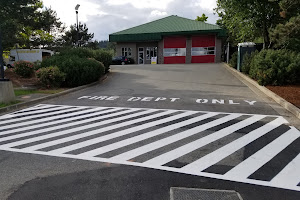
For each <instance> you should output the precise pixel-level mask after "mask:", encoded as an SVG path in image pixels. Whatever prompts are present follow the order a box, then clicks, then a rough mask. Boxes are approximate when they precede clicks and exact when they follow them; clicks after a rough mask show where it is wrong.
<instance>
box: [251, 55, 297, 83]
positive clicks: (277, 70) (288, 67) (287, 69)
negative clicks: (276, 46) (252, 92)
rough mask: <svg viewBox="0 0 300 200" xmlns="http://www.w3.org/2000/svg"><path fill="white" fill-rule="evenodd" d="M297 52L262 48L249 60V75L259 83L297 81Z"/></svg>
mask: <svg viewBox="0 0 300 200" xmlns="http://www.w3.org/2000/svg"><path fill="white" fill-rule="evenodd" d="M299 63H300V58H299V54H297V53H295V52H292V51H289V50H262V51H261V52H259V53H258V54H257V55H255V56H254V58H253V60H252V62H251V68H250V72H249V74H250V77H251V78H253V79H256V80H257V81H258V83H259V84H261V85H285V84H295V83H298V82H299V70H300V67H299Z"/></svg>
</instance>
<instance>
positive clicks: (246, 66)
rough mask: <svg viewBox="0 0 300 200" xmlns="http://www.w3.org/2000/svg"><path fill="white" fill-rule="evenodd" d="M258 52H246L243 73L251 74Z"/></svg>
mask: <svg viewBox="0 0 300 200" xmlns="http://www.w3.org/2000/svg"><path fill="white" fill-rule="evenodd" d="M256 54H258V51H255V52H252V53H251V54H249V53H246V54H245V55H244V56H243V62H242V72H243V73H245V74H249V71H250V68H251V63H252V60H253V58H254V56H255V55H256Z"/></svg>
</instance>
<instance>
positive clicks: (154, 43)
mask: <svg viewBox="0 0 300 200" xmlns="http://www.w3.org/2000/svg"><path fill="white" fill-rule="evenodd" d="M139 47H143V48H144V63H145V64H151V58H150V60H147V59H146V53H147V52H146V49H147V47H158V43H157V42H138V43H136V49H137V50H138V48H139ZM137 59H138V55H137V57H136V60H137ZM136 63H137V62H136Z"/></svg>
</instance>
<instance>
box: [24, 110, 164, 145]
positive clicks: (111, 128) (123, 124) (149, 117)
mask: <svg viewBox="0 0 300 200" xmlns="http://www.w3.org/2000/svg"><path fill="white" fill-rule="evenodd" d="M153 112H155V110H146V111H143V112H139V113H135V114H131V115H127V116H124V117H119V118H115V119H111V120H108V121H105V122H103V123H104V124H108V123H113V122H117V121H121V120H126V119H130V118H133V117H138V116H141V115H145V114H151V113H153ZM161 115H163V114H161V113H159V114H155V115H153V114H152V115H149V116H146V117H143V118H139V119H137V120H131V121H127V122H123V123H120V124H117V125H111V126H108V127H105V128H100V129H96V130H93V131H89V132H85V133H81V134H77V135H73V136H70V137H65V138H62V139H57V140H53V141H49V142H45V143H41V144H37V145H34V146H30V147H27V148H25V149H27V150H30V151H32V150H38V149H43V148H46V147H50V146H53V145H57V144H62V143H65V142H70V141H73V140H77V139H81V138H85V137H88V136H92V135H95V134H99V133H101V132H104V131H107V130H113V129H116V128H120V127H123V126H127V125H130V124H132V123H136V122H141V121H145V120H148V119H152V118H156V117H158V116H161ZM102 125H103V124H102ZM75 130H76V129H75ZM68 131H72V130H68ZM73 132H74V130H73ZM65 133H66V132H65V131H64V132H60V133H55V135H57V134H59V135H62V134H65ZM42 137H43V136H42ZM46 137H52V135H47V136H46ZM43 138H44V137H43Z"/></svg>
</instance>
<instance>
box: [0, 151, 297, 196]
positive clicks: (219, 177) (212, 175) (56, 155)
mask: <svg viewBox="0 0 300 200" xmlns="http://www.w3.org/2000/svg"><path fill="white" fill-rule="evenodd" d="M0 150H3V151H10V152H19V153H26V154H28V153H29V154H36V155H44V156H52V157H61V158H70V159H78V160H88V161H93V162H102V163H112V164H119V165H120V164H121V165H129V166H137V167H145V168H150V169H158V170H163V171H170V172H177V173H182V174H189V175H196V176H201V177H208V178H214V179H220V180H229V181H234V180H231V179H228V178H227V177H225V176H223V175H220V174H212V173H205V172H198V173H189V172H182V171H181V169H179V168H174V167H165V166H149V165H145V164H144V163H136V162H129V161H120V160H115V159H107V158H99V157H83V156H79V155H71V154H53V153H52V152H43V151H25V150H24V149H14V148H4V147H3V148H2V147H1V146H0ZM299 159H300V158H299ZM237 182H241V183H249V184H254V185H261V186H267V187H274V188H281V189H289V190H294V191H300V187H299V186H288V185H284V186H282V185H276V184H271V183H270V182H269V181H261V180H253V179H245V180H242V181H237Z"/></svg>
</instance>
